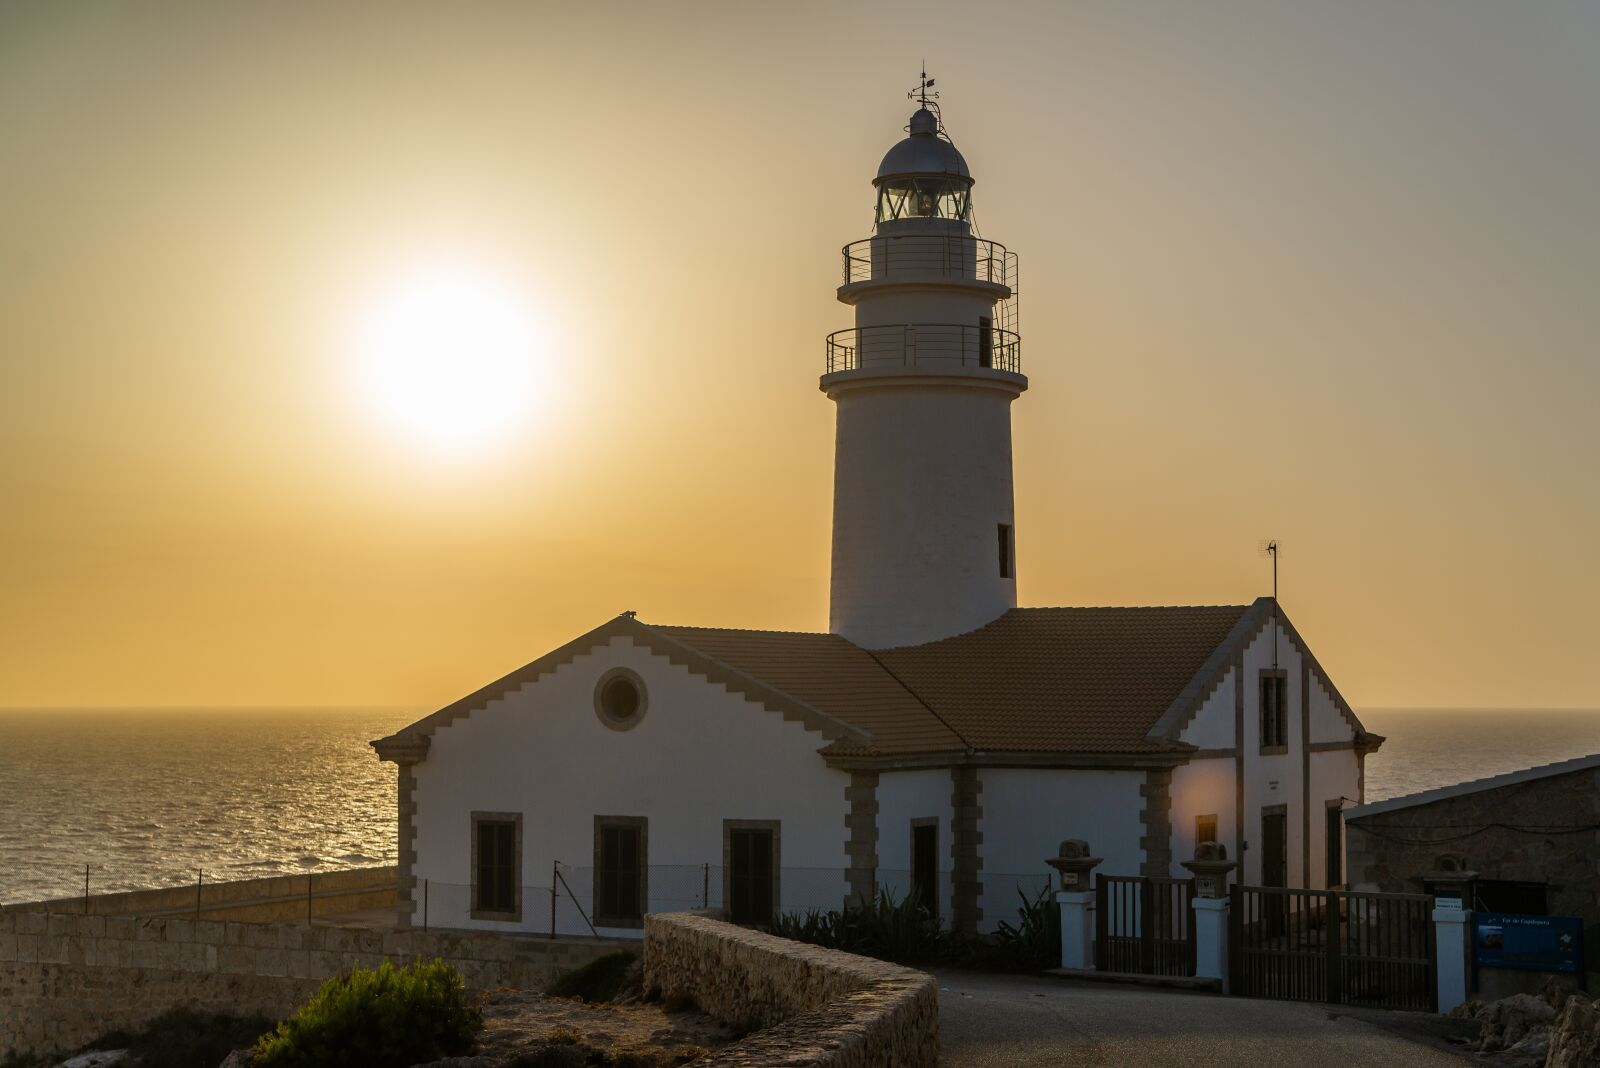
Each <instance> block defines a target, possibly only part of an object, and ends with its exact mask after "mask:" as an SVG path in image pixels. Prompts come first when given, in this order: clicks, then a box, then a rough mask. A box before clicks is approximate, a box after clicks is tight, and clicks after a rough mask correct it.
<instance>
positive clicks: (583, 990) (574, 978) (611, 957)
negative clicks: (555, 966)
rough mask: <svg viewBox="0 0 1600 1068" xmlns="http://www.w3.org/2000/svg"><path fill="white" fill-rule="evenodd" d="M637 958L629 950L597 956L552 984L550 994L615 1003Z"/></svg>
mask: <svg viewBox="0 0 1600 1068" xmlns="http://www.w3.org/2000/svg"><path fill="white" fill-rule="evenodd" d="M634 960H635V957H634V955H633V954H632V953H629V952H628V951H627V950H619V951H617V952H616V953H607V954H606V955H605V956H603V957H596V958H595V959H594V960H592V961H590V962H589V963H588V964H585V965H584V966H583V967H581V968H574V969H573V970H572V971H570V972H565V973H563V974H562V975H561V976H559V977H558V978H557V979H556V981H555V982H553V983H551V984H550V990H549V993H550V994H552V995H553V996H555V997H558V998H581V999H583V1000H584V1001H588V1002H592V1003H596V1004H598V1003H601V1002H607V1001H615V1000H616V997H617V995H618V994H620V993H621V992H622V988H623V985H624V984H625V983H626V982H627V978H628V969H629V968H630V967H631V966H632V964H633V962H634Z"/></svg>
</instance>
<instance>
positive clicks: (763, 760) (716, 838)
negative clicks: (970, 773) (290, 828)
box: [415, 638, 849, 935]
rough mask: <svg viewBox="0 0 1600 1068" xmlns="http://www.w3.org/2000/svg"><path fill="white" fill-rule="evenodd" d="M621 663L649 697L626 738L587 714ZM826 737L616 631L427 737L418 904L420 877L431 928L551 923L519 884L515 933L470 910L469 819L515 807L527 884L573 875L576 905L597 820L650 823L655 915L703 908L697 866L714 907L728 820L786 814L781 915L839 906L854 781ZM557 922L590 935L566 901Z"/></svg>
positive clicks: (420, 769)
mask: <svg viewBox="0 0 1600 1068" xmlns="http://www.w3.org/2000/svg"><path fill="white" fill-rule="evenodd" d="M618 665H622V666H627V667H629V668H632V669H633V670H634V671H636V672H638V673H639V675H640V676H642V677H643V679H644V680H645V685H646V687H647V689H648V702H649V703H648V708H647V711H646V713H645V715H644V718H643V719H642V720H641V721H640V723H639V725H638V726H637V727H635V728H634V729H632V730H626V731H615V730H611V729H610V728H608V727H606V726H605V725H604V724H602V723H601V722H600V720H599V718H598V717H597V716H596V715H595V711H594V696H593V695H594V687H595V683H596V681H597V680H598V679H599V677H600V675H601V674H602V673H603V672H605V671H606V670H607V669H608V668H611V667H613V666H618ZM824 742H825V740H824V739H823V738H822V736H821V735H820V734H818V733H816V732H813V731H808V730H806V729H805V727H803V726H802V725H801V724H800V723H798V722H786V721H785V720H784V719H783V717H782V716H781V715H779V714H778V713H775V712H769V711H767V710H766V709H764V708H763V707H761V706H759V705H756V704H754V703H752V702H749V701H746V700H745V699H744V698H742V697H739V696H737V695H734V694H730V693H728V692H727V691H726V690H725V689H723V688H722V687H721V686H713V685H711V684H709V683H707V682H706V681H705V680H704V679H703V678H701V677H699V676H696V675H692V674H690V673H689V671H688V670H687V669H685V668H683V667H679V666H676V665H674V664H672V663H670V662H669V661H667V660H666V659H664V658H661V657H657V656H654V655H653V654H651V653H650V652H649V651H648V650H646V649H643V648H635V647H634V646H633V644H632V642H631V641H630V640H629V639H627V638H618V639H616V640H614V641H613V642H612V643H611V644H610V645H609V646H603V647H600V648H598V649H596V650H594V652H593V653H591V654H588V655H584V656H580V657H578V658H577V659H575V660H574V661H572V662H571V663H569V664H566V665H564V666H562V667H560V668H558V669H557V670H556V671H555V672H554V673H553V674H551V675H547V676H545V677H544V678H543V679H541V680H539V681H538V682H537V683H535V684H533V685H532V686H529V687H525V688H524V689H522V690H520V691H518V692H516V693H514V694H512V695H510V696H509V697H507V698H506V699H504V700H500V701H495V702H493V703H492V704H490V705H489V706H488V707H487V708H484V709H481V710H479V711H476V712H474V713H472V714H471V715H470V716H468V717H466V718H464V719H459V720H456V721H455V722H454V723H452V724H450V725H449V726H446V727H444V728H441V729H440V730H439V731H437V732H436V733H435V734H434V736H433V742H432V745H431V747H430V749H429V751H428V758H427V760H425V761H424V762H423V763H422V764H419V765H417V767H416V803H417V814H416V828H417V842H416V848H417V863H416V866H415V874H416V876H417V879H418V891H417V892H418V895H419V899H420V896H421V894H422V886H421V881H422V880H424V879H426V880H429V882H430V886H429V895H430V899H431V900H430V923H431V924H433V925H437V926H459V927H479V928H488V929H496V930H505V929H508V928H515V927H517V926H520V927H521V928H525V929H528V930H535V931H538V930H546V929H548V927H549V923H550V905H549V898H548V891H547V890H545V891H543V892H542V894H541V893H536V892H534V891H530V890H525V891H524V900H523V906H522V907H523V920H522V923H521V924H520V925H508V924H505V923H494V922H486V921H473V920H470V919H469V918H468V917H467V912H468V909H469V905H468V897H469V891H468V887H470V884H471V881H472V876H471V872H470V870H469V868H470V863H471V855H472V852H471V848H472V843H471V836H470V831H471V821H470V813H471V812H472V811H474V810H480V811H494V812H499V811H504V812H520V813H522V814H523V845H522V881H523V883H524V884H525V885H526V886H527V887H534V888H548V887H549V886H550V884H551V865H552V862H554V861H557V860H559V861H561V862H563V864H564V865H566V864H570V865H574V866H576V867H578V868H580V869H582V870H581V872H579V873H577V876H576V878H574V877H573V876H572V875H569V876H568V878H569V880H572V891H573V892H574V894H575V895H576V896H577V897H578V899H579V900H580V902H581V903H582V904H583V906H584V908H585V909H588V908H589V904H590V902H589V900H588V899H589V896H590V894H591V892H592V881H591V876H590V874H589V873H590V871H591V869H592V866H593V863H594V817H595V816H596V815H608V816H645V817H648V819H649V827H648V832H647V835H648V844H647V850H648V857H647V858H646V859H647V862H648V863H649V864H650V865H651V866H652V870H651V872H650V879H649V887H648V889H649V896H650V905H649V907H650V909H652V910H655V909H667V908H683V907H694V906H696V905H697V904H698V900H697V899H698V897H699V894H700V890H701V886H702V884H703V881H704V872H703V868H702V865H705V864H710V865H711V877H710V882H711V884H712V885H711V892H712V895H713V899H714V900H713V904H715V903H716V902H717V901H718V900H720V896H721V879H720V872H719V871H718V869H719V868H720V866H721V864H722V821H723V820H724V819H725V818H726V819H752V820H779V821H781V823H782V828H781V831H780V841H779V850H780V857H779V863H780V865H781V866H782V868H784V869H785V870H784V872H783V873H782V877H781V880H780V892H781V894H782V901H781V903H780V907H781V908H783V909H784V910H786V911H788V910H793V909H803V908H806V907H811V906H813V905H826V906H827V907H833V908H837V907H838V905H839V904H840V903H841V902H842V901H843V899H844V893H845V881H844V874H843V873H844V868H845V866H846V863H847V862H846V858H845V853H844V844H845V836H846V831H845V824H844V819H845V814H846V812H847V810H848V805H847V803H846V801H845V788H846V786H847V785H848V784H849V775H848V774H847V773H845V772H841V771H835V770H833V769H830V768H828V767H827V766H826V765H825V764H824V763H823V761H822V759H821V758H820V757H819V756H818V755H817V752H816V750H817V749H818V748H820V747H821V746H822V745H823V744H824ZM662 866H675V867H671V868H666V867H662ZM419 922H420V916H419ZM558 927H565V928H567V929H570V930H574V931H577V930H582V931H586V930H587V928H586V927H585V926H584V924H583V921H582V920H581V918H579V917H577V916H576V913H575V910H572V909H571V908H570V905H569V906H565V907H564V908H563V911H562V915H561V922H560V924H559V925H558ZM602 933H605V929H602ZM615 933H618V934H625V935H627V934H633V935H636V934H638V933H639V932H637V931H618V932H615Z"/></svg>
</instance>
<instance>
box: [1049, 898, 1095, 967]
mask: <svg viewBox="0 0 1600 1068" xmlns="http://www.w3.org/2000/svg"><path fill="white" fill-rule="evenodd" d="M1056 905H1057V906H1059V907H1060V909H1061V966H1062V967H1063V968H1077V969H1081V970H1084V971H1088V970H1090V969H1092V968H1093V967H1094V891H1093V890H1058V891H1056Z"/></svg>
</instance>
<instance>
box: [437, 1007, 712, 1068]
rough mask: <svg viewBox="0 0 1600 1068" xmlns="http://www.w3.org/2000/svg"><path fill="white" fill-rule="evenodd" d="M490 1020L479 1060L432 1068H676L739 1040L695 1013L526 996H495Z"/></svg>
mask: <svg viewBox="0 0 1600 1068" xmlns="http://www.w3.org/2000/svg"><path fill="white" fill-rule="evenodd" d="M483 1020H484V1026H483V1033H482V1034H481V1035H480V1036H479V1041H480V1043H481V1044H482V1048H481V1049H480V1050H479V1052H477V1053H475V1054H474V1055H473V1056H470V1057H452V1058H450V1059H448V1060H443V1061H435V1062H433V1063H432V1064H431V1065H429V1066H428V1068H568V1066H571V1068H577V1066H579V1065H614V1066H616V1068H670V1066H674V1065H679V1064H686V1063H688V1062H689V1061H692V1060H695V1059H696V1058H698V1057H702V1056H704V1055H705V1054H706V1053H708V1052H709V1051H711V1050H714V1049H717V1048H719V1047H721V1046H725V1045H727V1044H728V1043H729V1042H732V1041H733V1040H734V1039H736V1038H738V1037H739V1036H738V1035H737V1034H735V1033H734V1032H733V1031H731V1030H729V1029H728V1028H726V1027H724V1026H723V1025H721V1024H719V1023H717V1022H716V1021H715V1020H713V1019H711V1018H710V1017H709V1016H705V1015H703V1014H701V1013H699V1012H696V1011H694V1010H693V1009H692V1008H691V1009H684V1010H679V1011H669V1010H668V1009H667V1008H666V1007H664V1006H661V1005H652V1004H645V1003H642V1002H632V1003H625V1004H614V1005H590V1004H587V1003H585V1002H583V1001H579V1000H577V999H575V998H573V999H566V998H555V997H549V996H547V995H545V994H532V993H527V992H525V991H520V990H502V991H499V992H497V993H494V994H491V995H490V996H489V1000H488V1002H487V1003H486V1004H485V1005H484V1008H483Z"/></svg>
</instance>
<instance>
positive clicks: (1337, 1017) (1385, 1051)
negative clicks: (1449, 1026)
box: [935, 972, 1481, 1068]
mask: <svg viewBox="0 0 1600 1068" xmlns="http://www.w3.org/2000/svg"><path fill="white" fill-rule="evenodd" d="M935 977H936V978H937V979H938V980H939V1037H940V1046H941V1048H942V1050H943V1053H942V1056H941V1058H940V1062H939V1063H940V1064H942V1065H946V1066H953V1068H999V1066H1007V1068H1009V1066H1012V1065H1035V1064H1037V1065H1070V1066H1073V1068H1077V1066H1080V1065H1096V1066H1098V1065H1108V1066H1110V1065H1184V1066H1222V1065H1230V1066H1231V1065H1249V1066H1252V1068H1301V1066H1306V1068H1323V1066H1326V1068H1364V1066H1368V1065H1370V1066H1373V1068H1378V1066H1383V1068H1389V1066H1394V1065H1400V1066H1403V1068H1461V1065H1462V1063H1463V1061H1465V1060H1474V1059H1475V1058H1473V1057H1472V1056H1471V1055H1470V1054H1466V1053H1457V1052H1455V1051H1454V1050H1452V1049H1451V1048H1449V1046H1448V1044H1447V1043H1446V1042H1445V1041H1444V1039H1443V1038H1441V1037H1438V1035H1439V1032H1440V1031H1441V1030H1442V1029H1443V1028H1442V1025H1440V1024H1439V1023H1437V1021H1438V1020H1439V1018H1438V1017H1434V1016H1431V1015H1425V1014H1420V1013H1387V1012H1375V1011H1371V1010H1360V1011H1357V1012H1352V1011H1348V1010H1345V1009H1343V1008H1342V1007H1340V1006H1337V1005H1320V1004H1308V1003H1303V1002H1287V1001H1268V1000H1264V999H1259V998H1230V997H1222V996H1219V995H1215V994H1196V993H1188V992H1180V991H1169V990H1160V989H1152V988H1147V987H1139V986H1124V985H1114V984H1102V983H1088V982H1082V981H1074V980H1065V979H1054V978H1049V977H1035V976H1014V975H988V974H983V973H972V972H936V973H935ZM1480 1063H1481V1062H1480Z"/></svg>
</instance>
